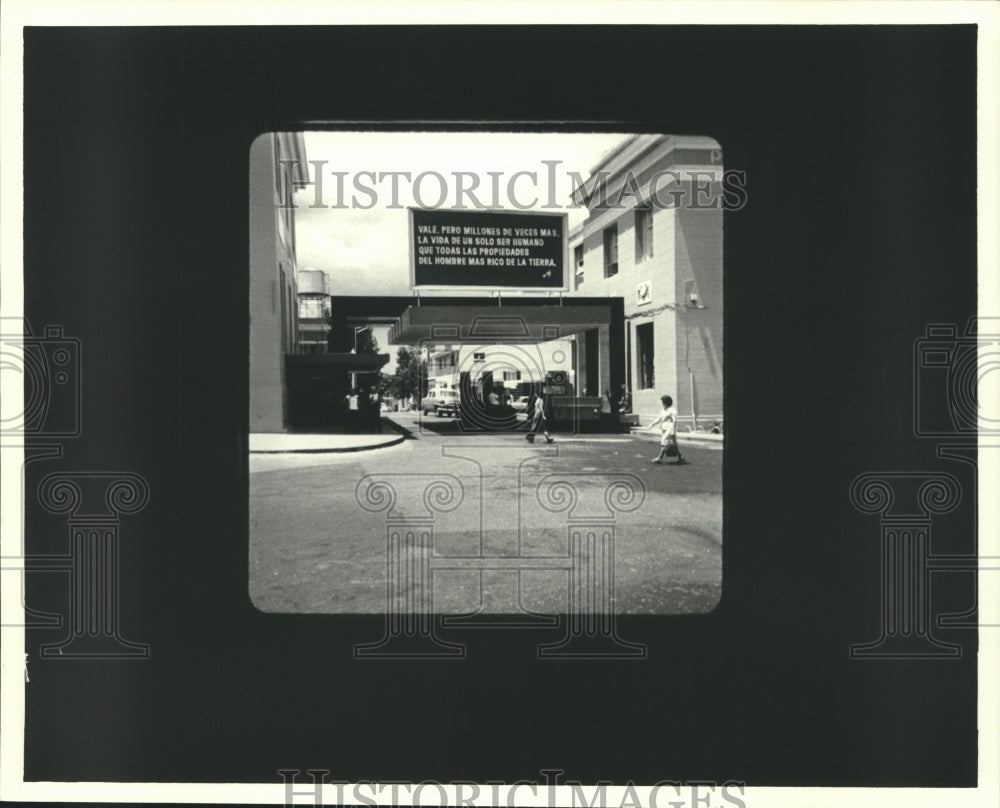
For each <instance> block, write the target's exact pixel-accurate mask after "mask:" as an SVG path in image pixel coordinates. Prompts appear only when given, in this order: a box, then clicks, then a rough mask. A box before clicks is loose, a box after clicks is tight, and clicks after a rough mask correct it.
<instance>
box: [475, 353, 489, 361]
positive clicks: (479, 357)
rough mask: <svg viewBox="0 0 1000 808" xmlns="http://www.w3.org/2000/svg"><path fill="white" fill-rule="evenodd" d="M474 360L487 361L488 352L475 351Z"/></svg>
mask: <svg viewBox="0 0 1000 808" xmlns="http://www.w3.org/2000/svg"><path fill="white" fill-rule="evenodd" d="M472 361H473V362H485V361H486V354H485V353H474V354H472Z"/></svg>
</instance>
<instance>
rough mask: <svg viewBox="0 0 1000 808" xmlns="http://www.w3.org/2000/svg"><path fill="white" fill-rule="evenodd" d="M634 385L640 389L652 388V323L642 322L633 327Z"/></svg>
mask: <svg viewBox="0 0 1000 808" xmlns="http://www.w3.org/2000/svg"><path fill="white" fill-rule="evenodd" d="M635 358H636V369H635V371H636V372H635V375H636V379H635V380H636V383H637V384H636V386H637V387H638V388H639V389H640V390H652V389H653V386H654V379H653V324H652V323H643V324H642V325H637V326H636V327H635Z"/></svg>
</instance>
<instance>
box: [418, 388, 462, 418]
mask: <svg viewBox="0 0 1000 808" xmlns="http://www.w3.org/2000/svg"><path fill="white" fill-rule="evenodd" d="M420 410H421V412H423V414H424V415H429V414H430V413H432V412H433V413H434V414H435V415H436V416H437V417H439V418H440V417H442V416H451V417H452V418H457V417H458V391H457V390H431V392H430V393H428V394H427V395H426V396H424V400H423V401H421V402H420Z"/></svg>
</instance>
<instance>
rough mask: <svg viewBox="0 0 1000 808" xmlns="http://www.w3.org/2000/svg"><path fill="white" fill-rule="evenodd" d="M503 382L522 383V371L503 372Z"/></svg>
mask: <svg viewBox="0 0 1000 808" xmlns="http://www.w3.org/2000/svg"><path fill="white" fill-rule="evenodd" d="M503 380H504V381H505V382H519V381H521V371H519V370H505V371H504V372H503Z"/></svg>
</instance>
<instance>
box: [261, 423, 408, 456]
mask: <svg viewBox="0 0 1000 808" xmlns="http://www.w3.org/2000/svg"><path fill="white" fill-rule="evenodd" d="M404 440H406V436H405V435H402V434H400V433H399V432H396V431H393V430H392V429H387V430H385V431H383V432H381V433H379V434H366V435H337V434H326V433H318V434H308V435H307V434H301V435H296V434H292V433H287V432H264V433H257V434H252V435H250V454H286V453H290V452H295V453H299V454H320V453H326V452H363V451H366V450H368V449H382V448H384V447H386V446H395V445H396V444H398V443H402V442H403V441H404Z"/></svg>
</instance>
